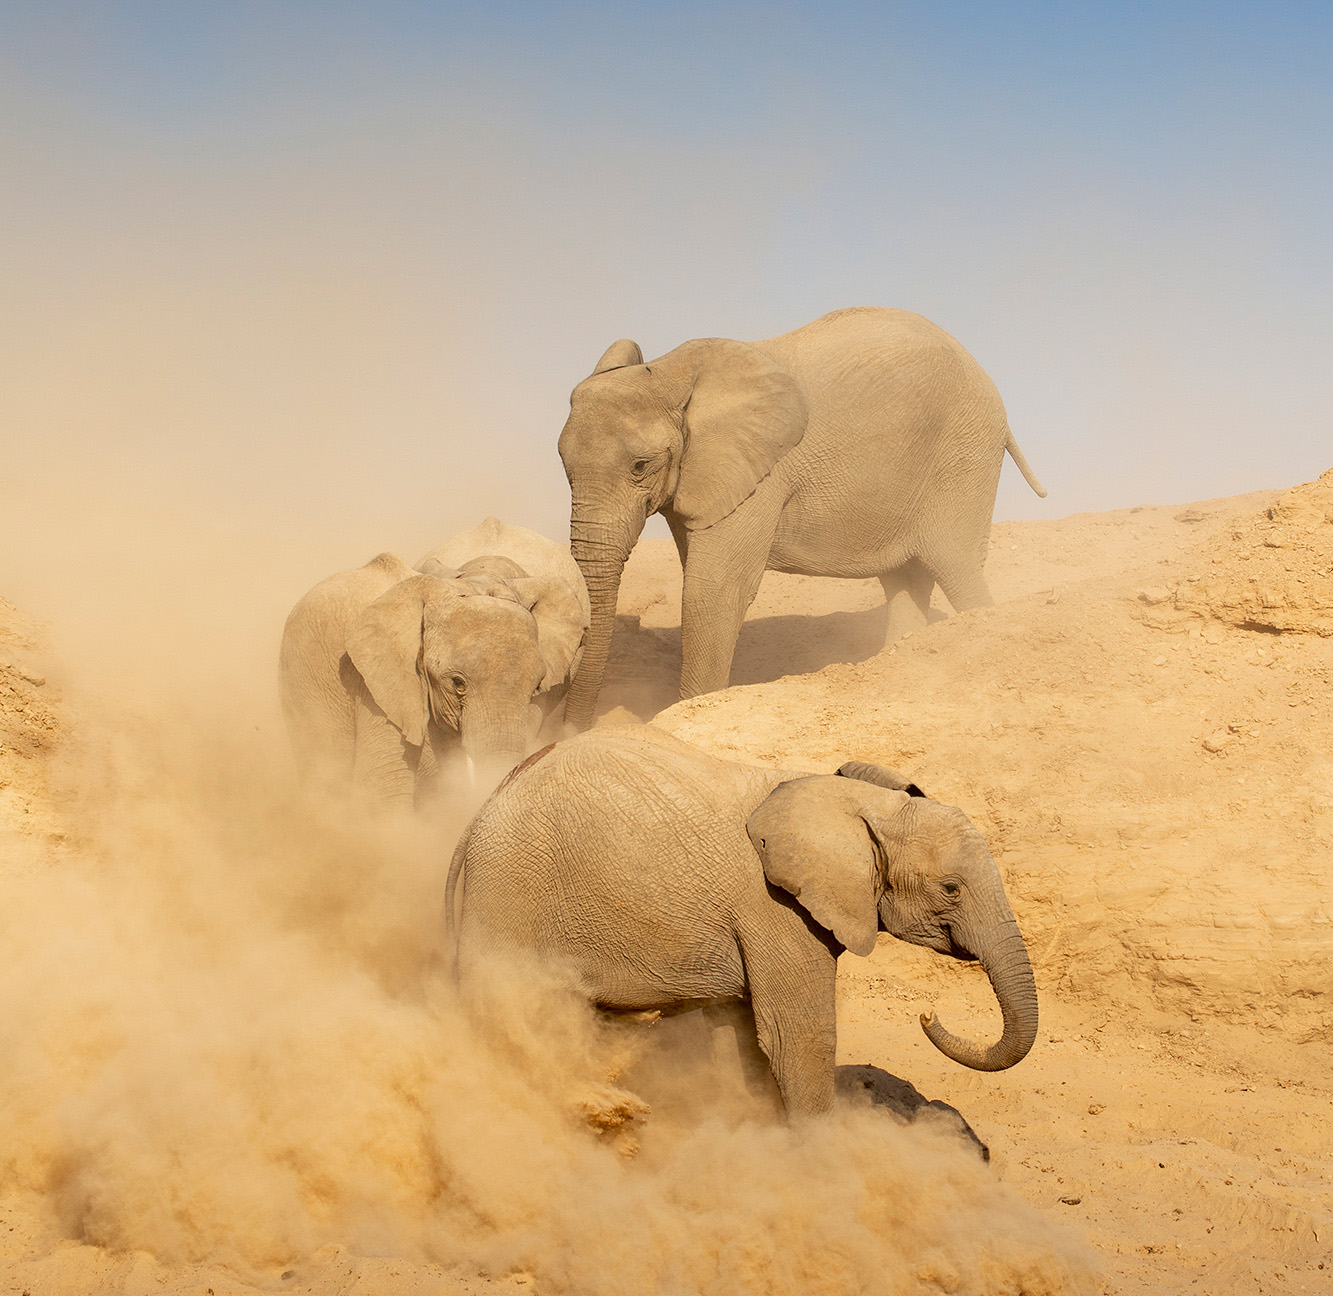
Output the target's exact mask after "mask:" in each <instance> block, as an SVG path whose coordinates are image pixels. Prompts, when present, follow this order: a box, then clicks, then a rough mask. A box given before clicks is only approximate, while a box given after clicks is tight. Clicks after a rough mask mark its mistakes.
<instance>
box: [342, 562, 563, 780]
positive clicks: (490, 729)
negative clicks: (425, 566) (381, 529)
mask: <svg viewBox="0 0 1333 1296" xmlns="http://www.w3.org/2000/svg"><path fill="white" fill-rule="evenodd" d="M533 593H534V596H535V591H533ZM347 655H348V657H349V658H350V659H351V662H352V665H353V666H355V667H356V669H357V671H358V672H359V673H360V675H361V678H362V680H363V681H364V683H365V686H366V688H367V690H368V691H369V693H370V696H371V697H372V698H373V699H374V701H375V704H376V705H377V706H378V707H379V708H380V710H381V711H383V712H384V714H385V715H386V716H387V717H388V719H389V721H390V722H391V723H392V724H393V725H394V726H395V728H397V729H398V730H399V731H400V732H401V733H402V735H403V738H404V739H405V740H406V741H407V742H408V743H410V744H411V745H413V746H415V747H420V746H422V745H423V744H424V743H425V742H426V740H427V731H428V727H429V723H430V721H431V720H432V719H433V720H434V721H435V722H436V723H437V724H439V725H441V726H443V727H444V728H446V729H449V730H454V731H456V732H457V733H458V735H459V738H460V740H461V742H462V745H463V750H464V752H465V753H466V755H467V756H468V757H469V758H470V759H471V760H472V761H474V762H475V764H476V766H477V767H478V768H479V770H480V772H481V773H482V776H483V777H485V778H488V779H491V780H493V779H495V778H498V777H499V776H500V775H502V774H504V773H505V772H506V771H507V770H509V769H510V768H512V767H513V766H514V765H515V764H517V762H518V761H520V760H521V759H522V758H523V757H524V755H526V754H527V752H528V750H529V749H530V748H531V746H532V744H533V740H534V739H535V738H536V736H537V730H538V727H539V726H540V724H541V719H542V716H541V711H540V709H539V708H538V707H537V706H536V705H534V703H533V697H534V695H535V694H536V693H537V691H538V690H539V689H540V687H541V684H542V680H543V677H544V676H545V674H546V669H547V668H546V662H545V660H544V659H543V657H542V653H541V651H540V649H539V647H538V643H537V623H536V621H535V620H534V618H533V616H532V614H531V612H530V611H529V610H528V608H527V607H526V606H525V605H524V602H523V599H522V596H521V595H520V594H518V593H514V592H512V591H511V592H510V593H508V594H507V595H506V596H505V597H496V596H493V595H490V594H483V593H480V592H479V591H478V589H477V587H476V585H474V584H473V583H472V582H470V581H464V580H441V579H439V578H437V577H435V576H424V575H423V576H412V577H409V578H408V579H407V580H403V581H400V582H399V583H398V584H397V585H395V586H393V587H392V588H391V589H390V590H388V591H387V592H386V593H385V594H383V595H381V596H380V598H378V599H377V600H376V601H375V602H374V603H372V604H371V605H370V606H369V607H368V608H366V610H365V611H364V612H362V613H361V615H360V616H359V617H358V618H357V619H356V620H355V621H354V622H353V623H352V624H351V626H350V627H349V628H348V631H347Z"/></svg>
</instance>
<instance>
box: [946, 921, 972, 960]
mask: <svg viewBox="0 0 1333 1296" xmlns="http://www.w3.org/2000/svg"><path fill="white" fill-rule="evenodd" d="M943 928H944V939H945V940H946V941H947V942H948V946H947V948H946V949H945V950H944V953H946V954H947V955H948V956H949V957H950V958H955V959H957V960H958V961H959V962H960V963H975V962H976V961H977V956H976V955H975V954H973V953H972V951H971V950H970V949H965V948H964V947H963V946H962V945H960V944H959V943H958V939H957V937H955V936H954V934H953V928H952V927H950V926H949V924H948V923H944V924H943Z"/></svg>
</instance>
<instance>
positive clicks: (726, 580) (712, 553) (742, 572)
mask: <svg viewBox="0 0 1333 1296" xmlns="http://www.w3.org/2000/svg"><path fill="white" fill-rule="evenodd" d="M752 504H759V505H761V507H760V508H757V509H751V508H749V507H748V506H749V505H752ZM779 511H780V507H778V506H768V507H762V501H759V499H758V496H757V494H756V495H752V496H751V497H750V498H749V499H748V500H746V501H745V503H744V504H742V505H741V507H740V508H738V509H737V510H736V511H735V512H734V513H732V514H731V515H730V516H728V517H725V518H723V519H722V521H721V522H717V523H715V524H714V525H713V526H711V527H707V528H705V529H703V530H699V531H691V532H690V535H689V541H688V546H687V550H686V557H685V583H684V589H683V592H682V594H681V604H680V659H681V667H680V695H681V697H682V698H688V697H695V696H697V695H698V694H700V693H713V692H716V691H717V690H718V689H724V688H726V687H727V685H728V683H730V681H731V659H732V656H733V655H734V654H735V652H736V639H737V637H738V636H739V635H740V632H741V623H742V622H743V621H744V620H745V614H746V612H747V611H749V608H750V604H751V603H753V602H754V596H755V595H756V594H757V593H758V592H759V582H760V580H762V579H763V575H764V569H765V567H766V566H767V565H768V553H769V550H770V549H771V548H772V547H773V534H774V532H775V531H776V530H777V522H778V513H779Z"/></svg>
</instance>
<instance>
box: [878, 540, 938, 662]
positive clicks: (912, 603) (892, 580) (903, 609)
mask: <svg viewBox="0 0 1333 1296" xmlns="http://www.w3.org/2000/svg"><path fill="white" fill-rule="evenodd" d="M879 583H880V584H881V585H882V586H883V587H884V601H885V603H887V604H888V605H889V621H888V625H887V626H886V627H885V629H884V647H885V648H888V647H890V646H891V645H892V644H894V643H895V642H896V641H897V640H899V639H901V638H902V637H903V635H905V634H910V633H911V632H912V631H913V630H920V629H921V628H922V626H924V625H925V624H926V620H927V616H928V614H929V612H930V596H931V593H932V591H933V590H934V588H935V577H934V576H932V575H931V574H930V572H929V571H927V570H926V567H925V565H924V564H923V563H921V562H920V561H919V560H918V559H916V558H912V559H909V560H908V561H907V562H905V563H904V564H903V565H902V566H901V567H898V568H896V569H895V570H894V571H891V572H886V573H885V574H884V575H883V576H881V577H880V578H879Z"/></svg>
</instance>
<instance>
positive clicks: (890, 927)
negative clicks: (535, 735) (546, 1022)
mask: <svg viewBox="0 0 1333 1296" xmlns="http://www.w3.org/2000/svg"><path fill="white" fill-rule="evenodd" d="M909 787H910V785H908V784H906V783H905V782H904V781H903V780H902V779H900V778H899V777H898V776H897V775H895V774H893V773H892V772H891V771H888V770H883V769H880V768H879V767H877V766H873V765H863V764H859V763H857V764H849V765H845V766H844V767H843V768H842V770H840V771H839V774H837V775H808V774H793V773H788V772H780V771H775V770H770V769H763V768H760V767H758V766H754V765H742V764H738V763H735V762H732V761H725V760H718V759H716V758H715V757H712V756H709V755H706V754H705V753H703V752H701V751H699V750H697V749H696V748H693V747H690V746H687V745H686V744H685V743H683V742H680V741H679V740H678V739H676V738H673V737H671V736H670V735H668V734H665V733H663V732H661V731H660V730H657V729H654V728H653V727H652V726H640V727H635V728H626V729H610V728H604V729H597V730H593V731H591V732H589V733H586V734H583V735H580V736H579V737H577V738H573V739H571V740H569V741H567V742H562V743H559V744H556V745H554V746H552V747H551V748H548V749H547V750H546V751H545V752H543V753H540V754H539V755H538V756H537V757H533V758H530V759H529V760H528V761H527V762H525V763H524V764H523V765H521V766H519V767H518V769H516V770H515V771H514V772H513V773H512V774H511V775H510V776H509V778H507V779H506V780H505V782H504V783H502V784H501V785H500V787H499V788H498V789H497V790H496V791H495V792H494V793H493V794H492V796H491V797H490V799H489V800H488V801H487V802H486V804H485V805H483V806H482V808H481V810H480V811H479V812H478V814H477V816H476V818H475V819H473V821H472V823H471V825H470V826H469V827H468V829H467V831H466V832H465V833H464V835H463V838H462V839H461V840H460V842H459V844H458V847H457V850H456V851H455V852H454V859H453V865H452V867H451V869H450V874H449V885H448V898H447V901H446V919H447V922H448V923H449V925H450V927H451V928H455V929H456V936H457V966H458V973H459V977H460V979H461V980H462V981H463V982H464V984H466V982H467V980H468V978H469V977H470V976H472V975H474V974H475V973H476V971H477V968H478V965H479V962H480V960H481V959H482V957H483V956H484V955H488V954H490V953H492V952H494V951H496V950H501V951H503V950H505V949H511V950H513V951H515V952H523V953H532V954H535V955H537V956H539V957H542V958H549V959H552V960H555V961H558V962H560V963H561V964H564V965H566V966H571V967H572V968H573V970H574V972H575V974H576V975H577V976H578V977H579V979H580V982H581V984H582V986H583V988H584V989H585V990H586V993H587V994H588V996H589V998H590V999H592V1000H593V1001H594V1002H595V1003H596V1004H597V1005H599V1006H600V1007H602V1008H605V1009H609V1010H612V1011H616V1010H621V1011H643V1010H647V1009H662V1010H676V1011H679V1010H682V1009H685V1008H690V1007H700V1006H705V1005H708V1004H718V1003H724V1002H728V1001H735V1000H748V1001H749V1002H750V1005H751V1008H752V1010H753V1013H754V1019H755V1023H756V1025H757V1027H758V1035H759V1044H760V1046H761V1047H762V1049H763V1051H764V1053H765V1055H766V1056H767V1057H768V1060H769V1064H770V1065H771V1067H772V1070H773V1074H774V1076H775V1078H776V1080H777V1083H778V1087H779V1089H780V1090H781V1093H782V1098H783V1102H784V1103H785V1105H786V1108H787V1111H788V1112H789V1113H790V1114H792V1115H814V1114H818V1113H821V1112H825V1111H827V1110H829V1109H830V1108H831V1106H832V1104H833V1097H834V1058H835V1051H836V1042H837V1030H836V1023H835V1020H834V984H835V979H836V972H837V960H838V956H839V955H840V954H841V953H842V952H843V950H845V949H846V950H851V951H852V952H853V953H854V954H861V955H866V954H869V953H870V952H871V950H873V949H874V947H875V940H876V935H877V933H878V932H880V931H887V932H889V933H890V934H891V935H893V936H896V937H898V938H899V939H900V940H904V941H910V942H911V943H912V944H915V945H925V946H927V947H929V948H930V949H934V950H938V951H939V952H940V953H942V954H948V955H950V956H951V957H953V958H959V959H979V960H980V961H981V964H982V966H983V967H984V968H985V970H986V974H987V976H988V977H989V978H990V982H991V985H992V987H993V988H994V990H995V994H996V997H997V998H998V1000H999V1003H1000V1009H1001V1011H1002V1013H1003V1016H1004V1030H1003V1034H1002V1036H1001V1038H1000V1039H999V1041H998V1042H997V1043H995V1044H993V1045H990V1046H989V1047H982V1046H979V1045H977V1044H974V1043H971V1042H968V1041H965V1040H961V1039H958V1038H957V1037H955V1036H954V1035H952V1034H950V1032H949V1031H947V1030H945V1028H944V1027H943V1026H942V1025H940V1023H939V1022H938V1021H937V1020H936V1019H935V1018H934V1016H933V1015H932V1016H931V1017H930V1018H926V1017H923V1018H922V1025H923V1026H924V1028H925V1031H926V1034H927V1036H928V1037H929V1038H930V1040H931V1042H932V1043H933V1044H934V1045H935V1046H936V1048H938V1049H939V1050H940V1051H941V1052H943V1053H944V1054H946V1055H947V1056H949V1057H951V1058H953V1059H954V1060H955V1061H958V1062H961V1063H962V1064H963V1065H964V1066H969V1067H974V1068H976V1069H978V1070H985V1071H993V1070H1001V1069H1003V1068H1005V1067H1011V1066H1013V1065H1014V1064H1015V1063H1016V1062H1019V1061H1020V1060H1021V1059H1022V1058H1023V1057H1024V1056H1026V1054H1027V1052H1028V1050H1029V1049H1030V1048H1031V1047H1032V1042H1033V1040H1034V1038H1035V1037H1036V1032H1037V996H1036V990H1035V987H1034V985H1033V980H1032V969H1031V967H1030V966H1029V963H1028V958H1027V951H1026V948H1025V947H1024V944H1023V938H1022V936H1021V935H1020V934H1019V930H1018V926H1017V924H1016V923H1015V922H1014V918H1013V915H1012V913H1011V912H1010V910H1009V905H1008V902H1007V900H1006V899H1005V894H1004V887H1003V885H1002V883H1001V881H1000V875H999V872H998V871H997V869H996V867H995V863H994V861H993V860H992V859H991V856H990V852H989V851H988V850H987V849H986V844H985V842H984V841H983V840H982V838H981V835H980V834H979V833H978V832H977V830H976V829H975V828H974V827H973V826H972V825H971V823H970V822H969V821H968V819H967V817H966V816H965V815H964V814H963V812H962V811H961V810H956V809H954V808H952V807H950V806H944V805H940V804H938V803H936V802H934V801H931V800H929V799H927V798H925V797H923V796H922V795H920V793H919V790H918V789H916V788H915V787H911V790H910V792H909V791H908V790H907V789H908V788H909ZM914 793H915V795H913V794H914ZM460 878H461V880H462V883H463V894H462V900H461V905H460V904H458V903H457V896H456V891H457V887H458V883H459V880H460Z"/></svg>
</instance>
